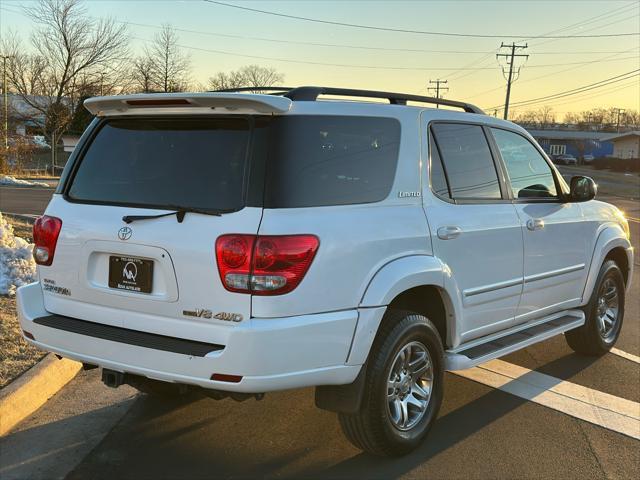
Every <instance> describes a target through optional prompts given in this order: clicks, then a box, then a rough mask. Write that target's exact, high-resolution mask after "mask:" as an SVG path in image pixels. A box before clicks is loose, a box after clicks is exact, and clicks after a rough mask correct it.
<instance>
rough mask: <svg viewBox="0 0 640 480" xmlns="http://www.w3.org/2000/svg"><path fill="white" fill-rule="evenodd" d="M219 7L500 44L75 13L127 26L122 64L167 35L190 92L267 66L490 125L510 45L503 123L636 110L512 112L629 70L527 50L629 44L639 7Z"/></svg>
mask: <svg viewBox="0 0 640 480" xmlns="http://www.w3.org/2000/svg"><path fill="white" fill-rule="evenodd" d="M228 3H233V4H234V5H237V6H241V7H248V8H254V9H260V10H266V11H270V12H276V13H282V14H287V15H294V16H299V17H310V18H314V19H321V20H329V21H334V22H346V23H352V24H362V25H370V26H376V27H385V28H393V29H405V30H421V31H438V32H453V33H465V34H482V35H507V36H509V38H469V37H451V36H438V35H426V34H418V33H401V32H389V31H380V30H374V29H363V28H354V27H346V26H338V25H327V24H320V23H314V22H308V21H304V20H300V19H292V18H284V17H278V16H273V15H268V14H265V13H258V12H252V11H248V10H242V9H238V8H232V7H228V6H223V5H220V4H215V3H209V2H205V1H202V0H192V1H159V0H153V1H89V2H87V10H88V12H89V13H90V14H91V15H93V16H96V17H103V16H112V17H114V18H115V19H117V20H118V21H122V22H129V33H130V35H131V36H132V43H131V49H132V51H133V52H134V53H135V52H140V51H141V50H142V48H143V45H144V44H145V42H148V41H149V40H150V39H152V38H153V35H154V33H156V32H157V29H158V28H157V27H159V26H160V25H162V24H165V23H169V24H171V25H172V26H173V27H174V28H176V29H178V30H179V31H178V34H179V35H180V44H181V46H183V47H184V50H185V52H188V53H189V54H190V56H191V60H192V66H193V77H194V80H197V81H199V82H202V83H206V80H207V78H208V77H209V76H211V75H213V74H214V73H216V72H218V71H228V70H232V69H237V68H239V67H241V66H243V65H246V64H259V65H264V66H273V67H275V68H276V69H277V70H279V71H280V72H282V73H283V74H284V75H285V82H284V83H285V84H286V85H292V86H296V85H330V86H340V87H354V88H366V89H378V90H392V91H402V92H408V93H416V94H423V95H424V94H427V93H428V92H427V90H426V88H427V86H428V82H429V80H430V79H432V80H435V79H437V78H440V79H446V80H448V82H449V83H448V87H449V92H447V93H446V94H445V96H446V97H448V98H455V99H459V100H464V101H469V102H472V103H475V104H477V105H479V106H480V107H482V108H484V109H485V110H487V111H489V112H490V113H493V108H494V107H499V106H500V105H502V104H503V103H504V93H505V80H504V78H503V75H502V71H501V66H500V64H499V63H498V60H497V59H496V55H495V54H496V53H497V52H498V50H499V49H498V47H499V46H500V43H501V42H505V43H510V42H511V41H517V42H522V43H527V44H528V48H527V49H526V50H525V51H524V52H519V53H527V54H529V55H530V57H529V58H528V60H526V61H523V60H522V59H521V60H520V61H517V63H516V64H517V65H520V64H523V66H522V68H521V70H520V78H519V79H518V80H517V82H516V83H514V86H513V91H512V102H514V106H513V107H512V111H513V112H518V111H523V110H527V109H537V108H539V107H541V106H543V105H549V106H551V107H553V109H554V111H555V112H556V113H558V114H560V115H562V114H564V113H565V112H570V111H581V110H585V109H589V108H592V107H620V108H628V109H639V108H640V105H639V104H640V77H638V76H634V77H632V78H628V79H626V80H624V81H619V82H616V83H612V84H610V85H607V86H604V87H602V88H595V89H593V90H589V91H587V92H584V93H581V94H578V95H572V96H567V97H563V98H559V99H554V100H550V101H543V102H539V103H532V104H531V105H529V106H524V107H518V106H517V102H521V101H525V100H529V99H536V98H538V97H544V96H547V95H552V94H555V93H558V92H565V91H568V90H571V89H574V88H578V87H582V86H586V85H590V84H593V83H596V82H600V81H602V80H605V79H609V78H612V77H615V76H618V75H622V74H624V73H627V72H632V71H634V70H638V69H640V37H639V36H619V37H600V38H564V39H539V38H538V39H536V38H531V37H535V36H538V35H545V34H547V35H549V34H555V35H604V34H620V33H632V32H636V33H637V32H639V31H640V1H617V0H608V1H589V0H553V1H551V0H549V1H546V0H536V1H533V0H531V1H530V0H521V1H516V0H508V1H507V0H505V1H497V0H492V1H482V0H477V1H475V0H448V1H441V0H434V1H397V2H391V1H315V0H308V1H293V0H291V1H242V2H231V1H229V2H228ZM30 4H31V2H29V1H24V0H23V1H15V0H0V33H1V34H4V33H5V32H8V31H10V30H13V31H17V32H19V34H20V36H21V37H22V38H23V40H24V41H25V45H28V42H27V40H28V37H29V33H30V31H31V29H32V28H33V25H32V24H31V22H30V20H29V19H28V18H27V17H26V16H25V15H24V13H23V12H22V11H21V7H22V6H27V7H28V6H29V5H30ZM180 30H191V32H186V31H180ZM239 37H242V38H239ZM250 37H251V38H250ZM267 39H268V40H271V41H267ZM310 43H315V44H324V45H310ZM327 44H331V46H328V45H327ZM356 47H366V48H356ZM502 64H504V61H503V62H502ZM431 93H432V92H431Z"/></svg>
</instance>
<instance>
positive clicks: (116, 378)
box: [102, 368, 124, 388]
mask: <svg viewBox="0 0 640 480" xmlns="http://www.w3.org/2000/svg"><path fill="white" fill-rule="evenodd" d="M102 383H104V384H105V385H106V386H107V387H111V388H118V387H119V386H120V385H122V384H123V383H124V373H122V372H116V371H114V370H109V369H107V368H103V369H102Z"/></svg>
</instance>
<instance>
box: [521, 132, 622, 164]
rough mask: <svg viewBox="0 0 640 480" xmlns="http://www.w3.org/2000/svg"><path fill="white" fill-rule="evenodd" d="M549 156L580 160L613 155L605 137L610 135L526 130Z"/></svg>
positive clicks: (611, 146)
mask: <svg viewBox="0 0 640 480" xmlns="http://www.w3.org/2000/svg"><path fill="white" fill-rule="evenodd" d="M527 130H528V132H529V133H530V134H531V135H532V136H533V138H535V139H536V141H537V142H538V143H539V144H540V146H541V147H542V148H543V150H544V151H545V152H547V154H548V155H550V156H555V155H566V154H569V155H573V156H574V157H576V158H581V157H583V156H584V155H593V156H594V157H596V158H600V157H608V156H611V155H612V154H613V143H611V142H610V141H609V140H608V138H607V137H611V133H606V132H594V131H579V130H533V129H527Z"/></svg>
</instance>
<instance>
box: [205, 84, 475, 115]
mask: <svg viewBox="0 0 640 480" xmlns="http://www.w3.org/2000/svg"><path fill="white" fill-rule="evenodd" d="M256 90H260V91H265V92H273V93H271V95H283V96H285V97H287V98H289V99H291V100H293V101H298V102H304V101H306V102H314V101H316V100H317V99H318V97H319V96H320V95H336V96H343V97H363V98H384V99H387V100H389V103H391V104H393V105H406V104H407V102H408V101H412V102H421V103H431V104H434V105H443V106H447V107H455V108H460V109H462V110H464V111H465V112H467V113H479V114H482V115H484V111H483V110H482V109H481V108H479V107H476V106H475V105H473V104H471V103H466V102H459V101H456V100H447V99H444V98H435V97H425V96H422V95H412V94H407V93H395V92H382V91H378V90H358V89H351V88H335V87H311V86H304V87H296V88H291V87H240V88H227V89H224V90H216V92H249V91H256Z"/></svg>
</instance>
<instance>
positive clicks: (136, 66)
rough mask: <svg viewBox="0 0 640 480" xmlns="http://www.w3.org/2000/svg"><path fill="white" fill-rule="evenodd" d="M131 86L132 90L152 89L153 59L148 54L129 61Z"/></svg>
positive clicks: (151, 90)
mask: <svg viewBox="0 0 640 480" xmlns="http://www.w3.org/2000/svg"><path fill="white" fill-rule="evenodd" d="M130 75H131V83H132V85H131V88H132V90H133V91H134V92H138V93H140V92H141V93H149V92H153V91H154V68H153V61H152V60H151V58H150V57H148V56H145V55H143V56H140V57H137V58H135V59H134V60H133V61H132V62H131V74H130Z"/></svg>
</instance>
